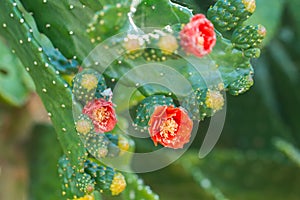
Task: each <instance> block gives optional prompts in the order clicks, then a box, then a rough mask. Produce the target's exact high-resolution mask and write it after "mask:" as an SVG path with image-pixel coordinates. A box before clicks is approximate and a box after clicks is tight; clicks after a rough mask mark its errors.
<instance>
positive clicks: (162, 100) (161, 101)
mask: <svg viewBox="0 0 300 200" xmlns="http://www.w3.org/2000/svg"><path fill="white" fill-rule="evenodd" d="M164 105H166V106H171V105H172V106H175V105H174V102H173V99H172V98H170V97H166V96H164V95H153V96H149V97H147V98H145V99H144V100H143V101H142V102H141V103H140V104H139V105H138V106H137V109H136V116H135V119H134V123H135V126H136V127H137V126H139V127H141V128H145V127H147V126H148V122H149V120H150V117H151V114H152V113H153V111H154V109H155V107H156V106H164Z"/></svg>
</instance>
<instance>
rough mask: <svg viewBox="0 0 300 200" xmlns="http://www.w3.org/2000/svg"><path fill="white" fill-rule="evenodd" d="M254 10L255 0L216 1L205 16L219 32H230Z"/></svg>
mask: <svg viewBox="0 0 300 200" xmlns="http://www.w3.org/2000/svg"><path fill="white" fill-rule="evenodd" d="M255 8H256V4H255V0H218V1H217V2H216V4H215V5H214V6H212V7H210V8H209V9H208V11H207V16H208V18H209V19H210V20H211V21H212V22H213V23H214V24H215V26H216V28H217V29H218V30H219V31H222V32H223V31H230V30H232V29H235V28H236V27H238V26H239V25H241V24H242V23H243V22H244V21H245V20H246V19H247V18H249V17H250V16H251V15H252V14H253V12H254V11H255Z"/></svg>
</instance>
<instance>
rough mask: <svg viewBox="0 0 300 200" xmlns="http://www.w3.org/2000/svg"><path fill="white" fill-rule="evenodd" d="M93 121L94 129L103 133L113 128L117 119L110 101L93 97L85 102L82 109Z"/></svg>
mask: <svg viewBox="0 0 300 200" xmlns="http://www.w3.org/2000/svg"><path fill="white" fill-rule="evenodd" d="M82 113H83V114H85V115H87V116H88V117H89V118H90V119H91V120H92V122H93V124H94V127H95V131H96V132H100V133H104V132H108V131H111V130H113V129H114V127H115V125H116V123H117V119H116V114H115V110H114V108H113V104H112V102H109V101H106V100H104V99H94V100H93V101H91V102H89V103H88V104H86V105H85V106H84V108H83V111H82Z"/></svg>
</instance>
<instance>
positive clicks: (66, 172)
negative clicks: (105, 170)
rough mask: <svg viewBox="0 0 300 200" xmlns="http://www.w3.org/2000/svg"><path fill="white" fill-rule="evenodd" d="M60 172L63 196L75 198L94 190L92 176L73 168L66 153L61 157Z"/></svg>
mask: <svg viewBox="0 0 300 200" xmlns="http://www.w3.org/2000/svg"><path fill="white" fill-rule="evenodd" d="M58 173H59V177H60V180H61V183H62V196H63V197H64V198H67V199H74V198H76V197H81V196H83V195H84V194H86V193H87V192H92V191H93V188H94V183H93V180H92V177H91V176H90V175H89V174H86V173H83V172H79V171H77V170H76V169H73V168H72V166H71V164H70V161H69V159H68V158H67V157H66V156H65V155H64V156H62V157H61V158H60V159H59V162H58Z"/></svg>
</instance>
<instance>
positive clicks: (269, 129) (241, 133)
mask: <svg viewBox="0 0 300 200" xmlns="http://www.w3.org/2000/svg"><path fill="white" fill-rule="evenodd" d="M176 2H179V3H181V4H184V5H187V6H188V7H190V8H192V9H193V10H194V12H195V13H197V12H205V10H206V9H207V8H208V7H209V6H210V5H212V4H213V3H214V1H208V0H206V1H197V0H183V1H179V0H176ZM200 7H201V8H202V9H203V10H200V9H199V8H200ZM299 9H300V1H299V0H286V1H285V0H273V1H270V0H257V10H256V12H255V14H254V15H253V16H252V17H251V20H249V21H250V22H248V23H253V24H256V23H261V24H263V25H264V26H265V27H266V28H267V31H268V34H267V39H266V40H265V47H264V49H263V51H262V55H261V57H260V58H259V59H256V60H253V65H254V68H255V77H254V80H255V84H254V86H253V87H252V88H251V90H250V91H249V92H247V93H246V94H243V95H241V96H238V97H232V96H229V95H228V96H227V117H226V122H225V127H224V129H223V132H222V135H221V138H220V140H219V141H218V144H217V146H216V147H215V148H214V150H213V151H212V152H211V153H210V154H209V155H208V156H207V157H205V158H204V159H199V158H198V156H197V154H198V149H199V147H200V145H201V142H202V139H203V137H204V134H205V132H206V128H207V126H208V123H209V120H206V121H204V122H200V131H199V133H198V135H197V138H196V139H195V140H194V143H193V145H192V148H191V149H190V150H189V152H188V153H186V154H185V155H184V156H183V157H182V158H181V159H180V160H178V161H177V162H176V163H174V164H172V165H171V166H169V167H167V168H165V169H162V170H159V171H157V172H151V173H146V174H141V176H142V178H143V179H144V180H145V183H146V184H148V185H150V186H151V188H152V189H153V190H154V191H155V192H156V193H158V194H159V195H160V197H161V199H162V200H177V199H178V200H179V199H191V200H194V199H195V200H196V199H204V200H211V199H212V200H213V199H217V200H219V199H233V200H240V199H242V200H260V199H273V200H282V199H288V200H298V199H300V190H299V185H300V151H299V149H300V131H299V130H300V114H299V113H300V91H299V88H300V71H299V70H300V12H299ZM0 99H1V103H0V199H3V200H19V199H32V200H41V199H42V200H44V199H45V200H48V199H49V200H54V199H60V198H59V196H60V183H59V181H58V175H57V169H56V163H57V160H58V157H59V156H60V155H61V149H60V146H59V144H58V142H57V140H56V135H55V132H54V130H53V128H52V127H51V123H50V122H49V120H48V117H47V114H46V112H45V111H44V108H43V105H42V103H41V102H40V100H39V98H38V97H37V95H36V94H35V93H34V85H33V84H32V82H31V79H30V78H29V77H28V74H27V73H26V71H25V70H24V67H23V66H22V64H21V63H20V62H19V60H18V59H17V58H16V57H15V56H14V54H12V52H11V51H10V50H9V49H8V47H7V46H6V41H5V40H4V39H3V38H1V36H0ZM142 146H144V145H139V143H137V147H138V148H137V151H143V149H142ZM113 199H118V198H113Z"/></svg>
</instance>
